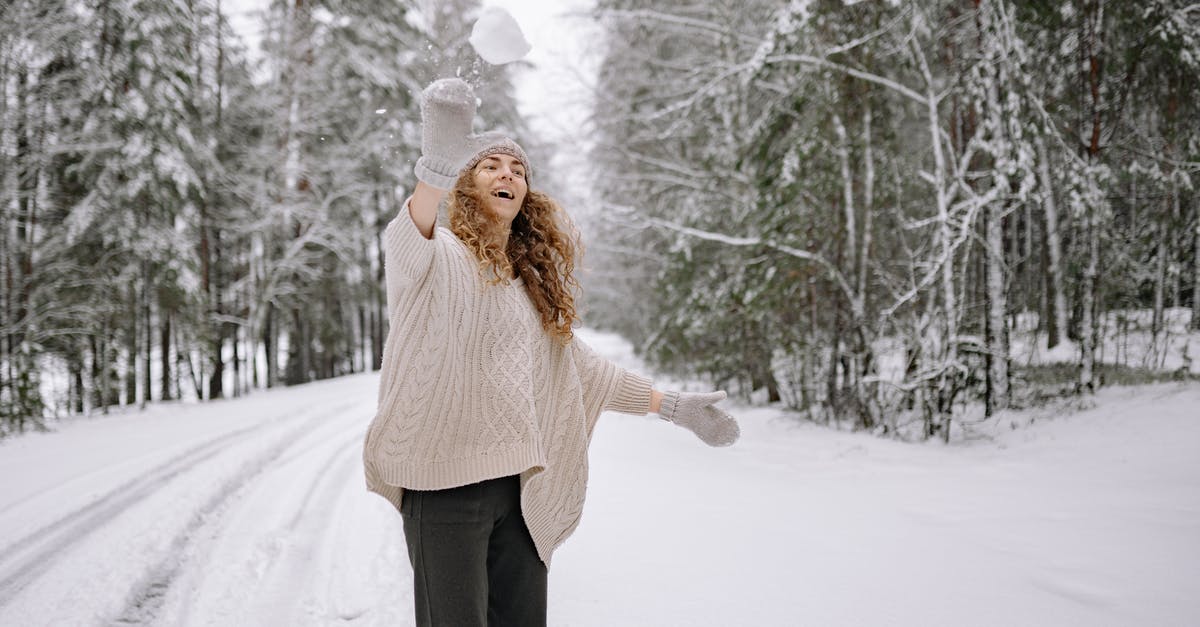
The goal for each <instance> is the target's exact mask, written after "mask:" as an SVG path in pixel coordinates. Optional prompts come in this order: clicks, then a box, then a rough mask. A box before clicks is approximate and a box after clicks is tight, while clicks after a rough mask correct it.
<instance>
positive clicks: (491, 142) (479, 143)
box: [458, 133, 533, 183]
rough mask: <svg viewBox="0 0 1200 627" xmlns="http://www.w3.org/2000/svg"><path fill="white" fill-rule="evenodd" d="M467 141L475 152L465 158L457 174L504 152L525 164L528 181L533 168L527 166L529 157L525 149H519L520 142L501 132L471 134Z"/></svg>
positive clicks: (461, 173) (468, 170) (460, 174)
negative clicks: (465, 162) (468, 157)
mask: <svg viewBox="0 0 1200 627" xmlns="http://www.w3.org/2000/svg"><path fill="white" fill-rule="evenodd" d="M469 141H470V142H471V144H472V146H473V147H475V152H474V154H472V156H471V158H470V159H467V164H466V165H465V166H463V169H462V170H459V173H458V174H459V176H462V175H463V174H464V173H466V172H470V171H471V170H472V169H474V168H475V166H477V165H479V162H480V161H483V159H484V158H485V157H489V156H491V155H495V154H504V155H508V156H510V157H512V158H514V159H516V160H518V161H520V162H521V165H523V166H525V181H526V182H527V183H528V182H529V176H530V174H532V172H533V168H530V167H529V157H528V156H526V155H525V151H524V150H522V149H521V146H520V144H518V143H517V142H515V141H513V140H512V139H511V138H509V137H507V136H506V135H504V134H502V133H482V134H479V135H472V136H471V137H470V138H469Z"/></svg>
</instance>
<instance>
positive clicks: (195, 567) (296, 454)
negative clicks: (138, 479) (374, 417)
mask: <svg viewBox="0 0 1200 627" xmlns="http://www.w3.org/2000/svg"><path fill="white" fill-rule="evenodd" d="M349 415H354V414H352V413H351V414H349ZM326 418H327V417H326ZM345 422H346V423H348V424H349V425H350V426H351V427H352V428H353V430H354V433H352V434H351V435H350V437H343V438H340V439H338V440H336V442H337V444H336V445H333V446H331V445H330V444H329V442H330V440H331V439H332V438H334V437H336V436H337V435H338V434H340V433H343V432H344V431H345V429H346V425H345V424H343V422H342V421H328V422H327V424H326V425H325V426H328V427H330V428H327V429H320V430H318V431H317V432H309V433H306V434H301V435H299V436H298V437H295V438H289V439H287V440H286V441H284V442H280V443H279V445H277V446H276V447H274V448H273V449H272V450H271V451H270V455H264V456H263V457H262V458H261V459H260V460H259V463H257V464H256V465H255V467H254V469H253V471H252V472H248V473H239V475H238V481H237V482H236V485H229V486H225V488H223V489H222V490H221V491H220V493H219V494H220V498H217V497H214V498H213V499H211V500H210V502H208V503H206V504H205V505H204V506H203V507H201V508H200V511H198V513H197V516H196V517H195V518H193V524H191V525H189V526H188V528H187V529H185V530H183V531H182V532H180V533H179V534H178V535H177V536H176V538H175V540H174V542H173V543H172V548H171V550H170V551H169V552H168V556H167V557H166V558H165V559H164V560H163V561H162V562H161V563H160V564H158V565H157V566H155V567H153V568H151V569H150V570H149V574H148V576H147V577H146V579H145V580H143V581H142V582H141V583H140V584H139V585H138V586H137V587H136V589H135V591H134V592H133V594H131V595H130V600H129V602H128V603H127V605H126V607H125V610H124V611H123V612H122V614H121V616H120V618H118V619H117V620H116V622H117V623H119V624H123V625H147V624H156V623H158V622H161V621H162V616H161V615H162V614H163V613H164V612H167V613H168V615H169V617H170V620H171V622H172V623H176V622H178V621H180V620H184V622H186V617H188V616H189V615H191V614H193V613H195V612H194V611H193V610H194V609H196V608H198V609H200V610H202V611H203V610H209V611H211V610H212V609H213V608H210V607H205V605H204V604H203V603H198V602H197V599H195V598H194V595H192V594H189V588H194V586H191V587H189V586H187V585H185V584H184V583H183V582H182V580H185V579H186V578H187V577H188V576H191V577H192V578H193V579H195V578H199V579H200V583H203V576H204V571H205V570H206V569H204V565H205V564H204V563H205V562H206V561H207V560H208V559H209V558H211V557H212V554H213V552H214V550H215V549H214V547H215V545H219V544H220V542H221V538H222V537H224V536H227V535H230V534H233V533H239V531H238V530H237V529H235V528H232V527H231V524H230V518H231V515H232V513H234V512H238V511H239V506H241V505H243V504H244V503H245V502H246V500H247V498H248V496H249V495H250V494H251V493H252V492H253V491H254V489H255V488H256V487H259V485H260V484H262V483H264V482H265V481H267V480H268V478H269V476H270V475H272V474H273V473H288V472H289V471H288V470H287V466H288V464H291V463H294V462H296V461H297V460H301V459H302V458H304V457H305V456H310V455H319V454H322V453H326V452H329V451H332V452H331V453H329V454H328V455H327V457H326V459H325V460H324V461H323V463H321V464H320V466H319V468H318V470H317V471H316V472H317V476H316V483H317V484H320V483H322V482H323V483H324V485H323V486H322V487H321V488H320V489H319V494H320V496H315V495H316V494H317V492H318V491H317V490H311V491H309V492H308V493H307V496H306V497H305V498H304V500H303V502H302V503H301V505H300V508H299V509H298V510H297V511H296V513H295V515H294V516H293V517H292V518H291V521H290V523H289V524H288V525H287V530H288V531H289V532H292V531H295V529H296V528H297V527H298V526H299V524H300V523H301V521H307V520H309V519H310V518H311V517H312V516H310V515H309V514H310V513H311V510H315V509H316V508H318V507H324V508H325V509H328V504H329V501H330V494H331V493H336V492H335V491H340V490H342V489H344V487H345V484H346V481H347V480H348V478H349V475H350V474H351V473H352V472H353V470H354V468H355V465H356V462H357V455H355V453H356V452H357V451H359V450H360V449H361V443H362V438H363V435H364V433H363V432H362V431H361V429H358V428H356V427H359V426H363V425H364V424H365V423H364V422H363V421H362V419H361V418H359V417H355V418H354V419H353V420H352V421H350V420H347V421H345ZM327 431H332V433H329V434H328V435H326V434H325V432H327ZM305 435H309V436H312V438H313V439H315V441H313V442H308V438H306V437H305ZM335 467H337V470H338V471H337V472H331V470H332V469H334V468H335ZM292 478H293V479H294V480H296V481H304V480H305V479H307V478H308V477H307V476H294V477H292ZM230 483H231V484H232V483H234V482H230ZM320 527H321V526H318V532H317V533H316V534H312V533H311V532H309V536H312V535H318V536H319V535H320V533H319V529H320ZM242 533H244V532H242ZM309 536H304V537H301V540H302V542H300V543H298V546H299V547H300V548H301V549H304V548H305V544H306V542H303V540H309V539H312V538H311V537H309ZM316 539H317V540H318V541H319V540H320V538H316ZM180 556H183V557H180ZM189 556H193V557H189ZM241 557H242V558H243V559H253V557H255V556H254V555H241ZM274 557H275V559H273V560H271V561H270V562H269V563H267V564H265V565H263V566H265V571H266V574H267V575H271V573H278V572H282V573H284V574H283V576H282V577H279V576H278V575H273V577H274V578H277V579H282V581H281V582H280V584H279V585H272V586H271V590H272V592H273V596H274V597H275V598H286V597H287V595H288V594H289V593H291V594H292V595H293V596H294V593H295V592H296V588H297V587H298V586H297V584H300V583H307V582H301V581H300V578H298V577H295V576H291V575H290V574H289V573H291V572H295V571H297V570H299V571H304V570H306V569H303V568H301V569H290V570H289V569H287V568H283V567H282V566H281V565H280V562H281V561H285V560H287V561H292V562H294V561H295V560H289V558H288V555H287V554H283V555H277V556H274ZM301 562H303V560H301ZM239 583H242V584H245V583H246V582H239ZM260 587H261V586H260ZM255 596H256V597H258V598H262V595H261V594H258V593H256V595H255ZM165 604H169V605H171V606H172V607H170V608H166V609H164V605H165ZM222 609H223V610H224V611H227V612H232V614H233V615H235V616H240V617H241V619H245V620H249V621H250V622H254V621H253V620H251V619H250V617H249V616H248V615H247V614H246V612H245V610H244V608H231V607H224V608H222ZM267 618H268V619H269V622H271V623H275V624H293V623H291V622H290V621H287V620H283V619H282V618H281V617H280V616H278V615H271V616H268V617H267ZM241 619H239V620H241Z"/></svg>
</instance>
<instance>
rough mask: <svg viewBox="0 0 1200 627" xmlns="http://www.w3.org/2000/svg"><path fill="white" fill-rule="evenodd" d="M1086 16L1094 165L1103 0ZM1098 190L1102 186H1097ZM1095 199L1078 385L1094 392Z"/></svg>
mask: <svg viewBox="0 0 1200 627" xmlns="http://www.w3.org/2000/svg"><path fill="white" fill-rule="evenodd" d="M1082 18H1083V38H1082V39H1083V41H1082V42H1081V43H1082V45H1081V46H1080V54H1081V55H1082V56H1083V57H1084V58H1085V59H1086V61H1087V80H1086V83H1087V87H1088V94H1089V100H1088V103H1089V105H1090V109H1089V113H1090V116H1089V117H1090V120H1089V122H1090V124H1091V134H1090V137H1089V138H1088V144H1087V162H1088V164H1089V165H1091V166H1095V165H1097V164H1099V163H1100V150H1101V146H1100V137H1101V131H1102V130H1103V127H1102V118H1101V113H1102V109H1101V106H1100V105H1101V103H1100V98H1101V94H1100V81H1101V76H1100V72H1101V68H1102V61H1103V60H1102V59H1101V56H1100V55H1101V47H1100V39H1101V33H1100V32H1099V31H1100V30H1101V29H1102V28H1103V27H1104V2H1103V0H1097V1H1096V2H1095V3H1089V4H1088V5H1087V7H1086V8H1085V13H1084V15H1082ZM1088 176H1089V178H1090V179H1091V180H1089V184H1090V185H1092V186H1095V187H1099V185H1100V182H1099V181H1097V180H1095V174H1094V173H1091V172H1089V175H1088ZM1096 191H1099V190H1096ZM1093 199H1095V202H1098V203H1101V206H1093V207H1087V209H1086V210H1087V218H1086V226H1085V227H1084V228H1085V231H1086V236H1085V237H1086V238H1087V239H1086V242H1085V245H1086V246H1087V264H1086V266H1085V267H1084V271H1083V297H1082V299H1081V300H1082V301H1083V302H1082V303H1081V304H1082V307H1083V311H1082V314H1083V315H1082V319H1081V320H1082V325H1081V326H1082V328H1081V329H1080V334H1081V335H1082V336H1083V346H1082V348H1083V355H1082V358H1081V360H1080V368H1079V387H1080V389H1081V390H1086V391H1088V392H1094V391H1095V390H1096V388H1097V380H1096V372H1095V370H1096V344H1097V339H1098V330H1099V322H1098V320H1097V315H1096V314H1097V311H1096V305H1097V302H1096V296H1097V290H1098V289H1099V282H1098V281H1097V277H1098V275H1099V271H1100V235H1101V230H1102V225H1103V222H1102V218H1103V216H1104V215H1105V213H1106V207H1104V206H1103V205H1102V203H1103V199H1102V195H1101V194H1095V195H1093Z"/></svg>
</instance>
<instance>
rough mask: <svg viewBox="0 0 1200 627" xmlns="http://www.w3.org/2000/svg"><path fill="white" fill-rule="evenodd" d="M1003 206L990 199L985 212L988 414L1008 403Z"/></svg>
mask: <svg viewBox="0 0 1200 627" xmlns="http://www.w3.org/2000/svg"><path fill="white" fill-rule="evenodd" d="M1002 213H1003V207H1002V206H1001V205H1000V203H998V202H994V203H991V204H990V205H989V206H988V207H987V213H986V214H985V215H986V217H985V225H984V231H985V234H984V237H985V238H986V252H985V254H984V263H985V264H986V279H985V281H986V284H987V295H986V301H987V324H986V325H985V329H986V332H987V364H988V368H987V402H986V403H985V414H986V415H987V416H991V415H992V414H993V413H995V412H996V411H998V410H1001V409H1004V408H1006V407H1008V396H1009V393H1008V325H1007V322H1006V320H1005V318H1006V316H1005V314H1006V313H1007V310H1008V301H1007V294H1006V292H1005V287H1006V286H1005V283H1006V282H1005V276H1004V226H1003V220H1004V218H1003V217H1002Z"/></svg>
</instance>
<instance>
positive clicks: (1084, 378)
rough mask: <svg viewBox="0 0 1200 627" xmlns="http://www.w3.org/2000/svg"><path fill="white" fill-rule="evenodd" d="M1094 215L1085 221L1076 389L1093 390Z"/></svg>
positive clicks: (1097, 252) (1096, 255) (1097, 257)
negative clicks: (1079, 355) (1085, 263)
mask: <svg viewBox="0 0 1200 627" xmlns="http://www.w3.org/2000/svg"><path fill="white" fill-rule="evenodd" d="M1096 222H1097V220H1096V217H1095V216H1092V215H1089V216H1087V218H1085V220H1084V224H1085V226H1084V237H1085V238H1086V242H1087V265H1086V266H1084V269H1083V290H1082V292H1083V293H1082V295H1081V298H1080V300H1081V301H1082V302H1081V315H1080V325H1079V326H1080V329H1079V334H1080V336H1081V338H1080V339H1081V348H1082V353H1083V355H1082V359H1081V360H1080V368H1079V388H1080V390H1082V391H1087V392H1094V391H1096V387H1097V384H1096V372H1095V370H1096V336H1097V328H1098V324H1097V322H1096V320H1095V309H1096V276H1097V274H1098V273H1099V266H1100V234H1099V232H1100V227H1099V226H1097V224H1096Z"/></svg>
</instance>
